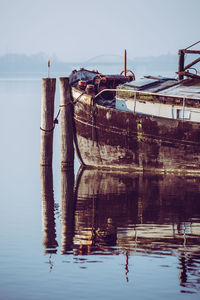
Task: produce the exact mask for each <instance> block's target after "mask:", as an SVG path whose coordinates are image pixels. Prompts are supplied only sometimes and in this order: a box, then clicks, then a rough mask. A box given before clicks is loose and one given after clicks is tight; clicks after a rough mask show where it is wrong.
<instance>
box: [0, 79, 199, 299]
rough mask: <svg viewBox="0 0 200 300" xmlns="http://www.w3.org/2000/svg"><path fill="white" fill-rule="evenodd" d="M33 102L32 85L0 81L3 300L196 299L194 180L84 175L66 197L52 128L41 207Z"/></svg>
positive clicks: (37, 89)
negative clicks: (50, 170)
mask: <svg viewBox="0 0 200 300" xmlns="http://www.w3.org/2000/svg"><path fill="white" fill-rule="evenodd" d="M57 90H58V87H57ZM58 94H59V93H57V98H56V105H55V106H56V107H55V112H57V108H58V106H59V95H58ZM40 98H41V82H40V80H38V81H37V80H33V81H31V80H24V81H21V80H17V81H14V80H12V81H9V80H6V81H5V80H4V81H3V80H0V101H1V112H2V113H1V116H2V123H1V125H2V126H1V129H2V130H1V156H0V165H1V218H0V222H1V223H0V224H1V230H0V237H1V248H0V263H1V271H0V295H1V297H2V298H3V299H36V298H37V299H46V298H47V297H48V299H66V297H68V298H71V299H80V298H81V297H82V298H83V299H85V298H87V299H89V298H94V297H95V298H97V299H102V298H104V299H111V298H113V297H115V298H116V299H122V297H126V298H132V297H133V295H134V297H135V298H136V299H137V298H142V299H151V298H152V299H156V298H159V299H160V298H162V299H165V298H168V297H170V296H171V297H173V298H179V297H180V296H184V295H183V293H186V292H187V293H190V294H189V297H190V298H191V299H197V297H198V293H199V289H200V286H199V263H200V260H199V232H200V231H199V226H200V222H199V218H200V208H199V205H200V204H199V193H200V191H199V180H200V179H198V178H185V179H184V178H181V177H170V176H169V177H156V176H147V175H145V176H142V175H135V176H133V177H131V176H128V177H126V176H124V175H120V177H119V176H118V175H113V174H108V175H106V174H105V173H103V174H102V173H100V172H99V173H98V172H96V173H87V172H83V174H82V176H80V177H77V176H75V182H76V184H75V187H76V188H75V194H74V195H72V185H73V178H72V176H70V174H68V175H67V174H64V173H61V172H60V152H59V149H60V148H59V147H60V146H59V145H60V143H59V126H58V127H57V128H56V130H55V136H54V149H56V151H54V162H53V173H52V175H53V176H52V179H51V177H50V181H49V182H48V184H47V187H46V189H47V191H48V193H46V196H45V197H46V198H44V197H43V198H42V197H41V194H42V193H43V192H42V181H41V179H40V175H41V174H40V166H39V147H40V131H39V126H40ZM75 165H76V170H75V171H76V172H77V170H78V163H77V161H76V164H75ZM76 172H75V175H76ZM43 178H44V182H43V184H45V180H47V179H48V176H44V177H43ZM45 178H46V179H45ZM51 180H53V182H51ZM52 183H53V185H52ZM49 185H50V187H51V188H49ZM44 187H45V186H44ZM177 187H178V188H177ZM43 191H44V190H43ZM48 197H51V200H50V201H48V200H47V199H49V198H48ZM45 199H46V200H45ZM69 199H73V201H71V200H70V201H69ZM45 201H46V202H45ZM47 201H48V203H47ZM52 249H53V251H50V250H52ZM55 253H56V254H55ZM62 254H65V255H62ZM149 295H151V296H149ZM186 296H188V294H186Z"/></svg>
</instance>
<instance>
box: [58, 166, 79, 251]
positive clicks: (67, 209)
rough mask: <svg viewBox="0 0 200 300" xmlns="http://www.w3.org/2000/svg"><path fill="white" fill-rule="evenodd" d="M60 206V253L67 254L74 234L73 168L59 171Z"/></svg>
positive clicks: (71, 246)
mask: <svg viewBox="0 0 200 300" xmlns="http://www.w3.org/2000/svg"><path fill="white" fill-rule="evenodd" d="M61 197H62V200H61V207H62V248H61V253H62V254H67V253H68V252H69V251H70V250H72V248H73V236H74V213H75V200H76V198H75V197H74V170H73V169H70V170H63V171H62V172H61Z"/></svg>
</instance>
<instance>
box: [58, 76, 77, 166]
mask: <svg viewBox="0 0 200 300" xmlns="http://www.w3.org/2000/svg"><path fill="white" fill-rule="evenodd" d="M60 124H61V169H68V168H72V167H73V166H74V146H73V103H72V93H71V87H70V85H69V78H68V77H62V78H60Z"/></svg>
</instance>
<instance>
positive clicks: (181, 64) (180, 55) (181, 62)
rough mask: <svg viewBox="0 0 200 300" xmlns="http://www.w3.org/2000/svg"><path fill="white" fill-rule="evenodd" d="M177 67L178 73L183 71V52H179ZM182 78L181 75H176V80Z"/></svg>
mask: <svg viewBox="0 0 200 300" xmlns="http://www.w3.org/2000/svg"><path fill="white" fill-rule="evenodd" d="M178 54H179V65H178V72H183V71H184V56H185V53H184V51H183V50H179V53H178ZM183 78H184V76H183V75H182V74H179V75H178V79H179V80H182V79H183Z"/></svg>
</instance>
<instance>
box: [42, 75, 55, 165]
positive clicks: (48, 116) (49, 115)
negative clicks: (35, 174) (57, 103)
mask: <svg viewBox="0 0 200 300" xmlns="http://www.w3.org/2000/svg"><path fill="white" fill-rule="evenodd" d="M55 90H56V79H55V78H43V79H42V107H41V127H40V130H41V145H40V165H41V166H51V165H52V156H53V130H54V126H55V124H54V98H55Z"/></svg>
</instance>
